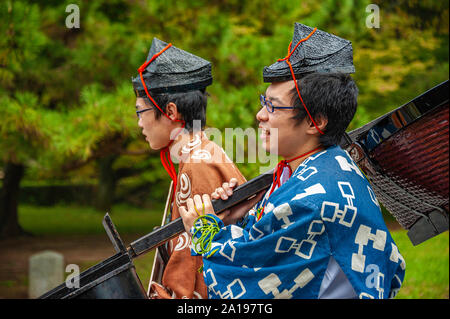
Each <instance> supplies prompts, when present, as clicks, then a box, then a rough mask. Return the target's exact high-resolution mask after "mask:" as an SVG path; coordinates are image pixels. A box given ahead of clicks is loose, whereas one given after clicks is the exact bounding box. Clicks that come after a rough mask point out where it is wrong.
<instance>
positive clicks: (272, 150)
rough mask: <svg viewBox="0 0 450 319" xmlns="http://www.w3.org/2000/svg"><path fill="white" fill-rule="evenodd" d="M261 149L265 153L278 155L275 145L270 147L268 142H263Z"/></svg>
mask: <svg viewBox="0 0 450 319" xmlns="http://www.w3.org/2000/svg"><path fill="white" fill-rule="evenodd" d="M262 147H263V149H264V150H265V151H266V152H267V153H269V154H273V155H278V147H277V146H276V145H271V144H270V140H265V141H263V142H262Z"/></svg>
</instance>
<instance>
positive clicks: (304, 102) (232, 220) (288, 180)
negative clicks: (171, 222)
mask: <svg viewBox="0 0 450 319" xmlns="http://www.w3.org/2000/svg"><path fill="white" fill-rule="evenodd" d="M295 27H296V28H295V32H294V40H293V42H292V44H291V46H290V50H289V54H288V57H287V58H285V59H280V60H279V61H278V62H276V63H275V64H273V65H271V66H270V67H266V68H265V69H264V72H263V75H264V80H265V81H266V82H271V84H270V85H269V87H268V88H267V90H266V93H265V96H261V98H260V101H261V105H262V108H261V110H260V111H259V112H258V113H257V115H256V119H257V120H258V122H259V127H260V128H261V130H262V135H261V139H262V140H263V146H264V147H265V148H266V150H268V151H270V152H276V153H277V154H278V155H280V156H281V157H283V158H284V160H283V161H281V162H280V163H279V164H278V165H277V167H276V169H275V172H274V182H273V184H272V185H271V187H270V188H269V190H268V191H267V192H265V194H264V196H263V198H262V199H260V200H259V198H260V197H261V196H258V197H257V200H258V202H257V204H256V205H255V206H252V204H253V203H245V204H241V205H239V206H238V207H235V208H233V209H231V210H230V211H228V212H225V213H223V214H221V215H220V218H219V217H218V216H216V215H215V214H214V211H213V209H212V206H211V199H210V197H209V195H203V196H202V197H200V196H198V195H196V196H194V198H193V199H189V200H188V201H187V202H186V208H185V207H182V208H181V209H180V213H181V215H182V218H183V221H184V224H185V228H186V230H190V232H191V234H193V238H192V242H193V253H194V254H200V253H201V254H202V255H203V260H204V277H205V283H206V284H207V286H208V294H209V297H210V298H339V299H342V298H388V297H394V296H395V295H396V293H397V291H398V290H399V288H400V286H401V283H402V281H403V278H404V273H405V262H404V259H403V257H402V256H401V255H400V253H399V251H398V248H397V246H396V245H395V243H394V241H393V239H392V237H391V236H390V234H389V231H388V229H387V227H386V225H385V223H384V220H383V218H382V215H381V211H380V207H379V204H378V201H377V199H376V197H375V195H374V192H373V190H372V188H371V186H370V184H369V182H368V181H367V179H366V178H365V176H364V174H363V173H362V172H361V171H360V170H359V168H358V167H357V165H356V164H355V163H354V162H353V160H352V159H351V157H350V156H349V154H348V153H347V152H346V151H344V150H342V149H341V148H340V147H339V146H338V145H337V144H338V142H339V141H340V140H341V138H342V136H343V134H344V133H345V130H346V128H347V126H348V125H349V123H350V121H351V120H352V118H353V116H354V114H355V112H356V107H357V94H358V89H357V87H356V84H355V83H354V81H353V79H352V78H351V76H350V75H348V74H345V73H351V72H352V70H353V64H352V55H351V54H352V53H351V44H350V47H349V41H347V40H344V39H340V38H337V37H335V36H333V35H329V34H327V33H325V32H323V31H318V30H316V29H314V30H313V29H312V28H309V27H307V26H304V25H300V24H296V26H295ZM300 43H302V44H303V45H301V46H299V45H297V44H300ZM291 47H292V48H294V49H292V50H291ZM318 47H319V48H322V49H321V50H317V48H318ZM297 48H298V52H297V51H296V49H297ZM313 57H315V59H313ZM285 64H287V66H286V65H285ZM275 131H276V132H277V134H273V133H274V132H275ZM274 138H276V139H277V140H276V141H275V142H276V143H273V142H274V141H272V142H271V139H274ZM274 144H275V145H277V146H278V147H277V148H276V149H275V148H273V149H271V145H274ZM235 185H236V180H233V179H232V180H230V182H229V183H224V184H223V186H222V187H219V188H218V189H216V191H215V192H214V193H213V194H212V198H213V199H217V198H222V199H224V200H226V199H227V198H228V196H230V194H232V190H233V188H234V187H235ZM201 207H204V211H205V213H206V214H207V215H206V216H201V217H200V218H199V217H198V215H197V213H196V211H198V210H199V208H201ZM204 229H207V230H208V232H209V233H205V232H204V231H203V230H204ZM205 240H206V241H210V243H211V244H210V249H206V250H204V249H200V248H201V246H202V244H203V243H204V242H205Z"/></svg>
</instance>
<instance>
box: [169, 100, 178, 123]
mask: <svg viewBox="0 0 450 319" xmlns="http://www.w3.org/2000/svg"><path fill="white" fill-rule="evenodd" d="M166 114H167V116H169V117H170V119H171V120H172V121H175V120H178V119H179V118H180V117H181V114H180V113H179V112H178V108H177V105H176V104H175V103H173V102H169V103H167V107H166Z"/></svg>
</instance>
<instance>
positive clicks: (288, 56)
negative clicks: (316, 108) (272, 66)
mask: <svg viewBox="0 0 450 319" xmlns="http://www.w3.org/2000/svg"><path fill="white" fill-rule="evenodd" d="M316 30H317V28H314V30H312V31H311V33H310V34H309V35H308V36H307V37H306V38H303V39H301V40H300V41H298V43H297V45H296V46H295V47H294V49H293V50H292V51H291V46H292V41H291V43H289V47H288V54H287V55H286V57H284V58H283V59H278V60H277V62H282V61H285V62H286V63H287V65H288V66H289V70H290V71H291V75H292V79H293V80H294V84H295V89H296V90H297V94H298V97H299V98H300V101H301V102H302V104H303V107H304V108H305V110H306V113H308V116H309V118H310V119H311V121H312V123H313V124H314V127H315V128H316V129H317V131H319V133H320V134H322V135H324V134H325V133H323V132H322V130H321V129H320V128H319V127H318V126H317V124H316V122H315V121H314V119H313V117H312V116H311V114H310V113H309V110H308V108H307V107H306V105H305V102H303V98H302V96H301V94H300V90H299V89H298V85H297V80H296V79H295V74H294V69H293V68H292V64H291V62H290V61H289V59H290V57H291V55H292V54H293V53H294V51H295V50H296V49H297V47H298V46H299V44H300V43H302V42H305V41H306V40H308V39H309V38H310V37H311V36H312V35H313V34H314V32H316Z"/></svg>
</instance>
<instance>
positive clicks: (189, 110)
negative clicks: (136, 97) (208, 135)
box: [145, 90, 208, 132]
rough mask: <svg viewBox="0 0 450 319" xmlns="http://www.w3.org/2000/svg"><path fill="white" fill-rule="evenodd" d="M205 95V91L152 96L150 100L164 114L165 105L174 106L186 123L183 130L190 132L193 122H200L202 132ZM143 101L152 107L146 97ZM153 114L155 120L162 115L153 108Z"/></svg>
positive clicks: (204, 123) (204, 119)
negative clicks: (170, 104)
mask: <svg viewBox="0 0 450 319" xmlns="http://www.w3.org/2000/svg"><path fill="white" fill-rule="evenodd" d="M207 95H208V93H206V91H205V90H194V91H187V92H177V93H160V94H153V95H152V98H153V99H154V100H155V102H156V103H158V106H159V107H160V108H161V109H162V110H163V111H164V112H166V108H167V104H169V103H170V102H172V103H174V104H176V106H177V110H178V112H179V113H181V115H182V117H183V120H184V121H185V123H186V126H185V127H184V128H185V129H186V130H188V131H189V132H192V131H193V130H194V120H196V121H200V123H201V129H202V130H203V129H204V127H205V125H206V106H207V103H208V101H207ZM145 100H146V102H147V103H148V104H150V105H153V103H151V101H150V99H149V98H148V97H145ZM155 112H156V113H155V117H156V119H159V118H160V117H161V116H162V115H163V114H162V112H161V111H160V110H159V109H158V108H155ZM195 128H197V127H195Z"/></svg>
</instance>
